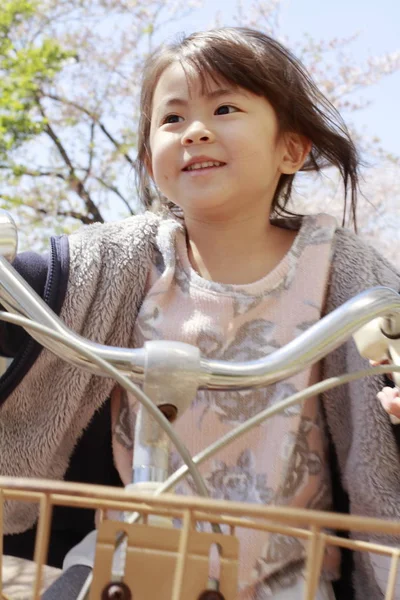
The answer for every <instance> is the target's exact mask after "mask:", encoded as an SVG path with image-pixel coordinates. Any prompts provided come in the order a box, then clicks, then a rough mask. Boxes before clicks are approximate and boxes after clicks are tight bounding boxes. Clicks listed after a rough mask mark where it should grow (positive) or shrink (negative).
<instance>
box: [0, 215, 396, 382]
mask: <svg viewBox="0 0 400 600" xmlns="http://www.w3.org/2000/svg"><path fill="white" fill-rule="evenodd" d="M16 240H17V234H16V226H15V224H14V222H13V220H12V218H11V217H10V216H9V215H8V213H6V212H5V211H1V213H0V254H2V255H0V302H1V303H2V304H3V305H4V306H5V308H6V309H7V310H8V311H9V312H11V313H14V314H17V315H23V316H25V317H27V318H29V319H31V320H33V321H36V322H38V323H40V324H42V325H44V326H46V327H48V328H50V329H52V330H53V331H55V332H58V333H60V334H62V335H63V336H65V338H67V339H70V340H74V341H75V342H76V344H77V346H78V347H80V348H82V349H83V350H85V349H87V350H90V351H91V352H93V353H95V354H96V356H98V357H99V358H101V359H103V360H106V361H108V362H109V363H110V364H111V365H112V366H114V367H115V368H117V369H118V370H119V371H120V372H121V373H122V374H125V375H128V376H129V378H130V379H131V380H132V381H134V382H135V383H143V380H144V369H145V359H146V354H145V350H144V349H143V348H141V349H130V348H115V347H111V346H104V345H101V344H97V343H95V342H91V341H89V340H87V339H85V338H83V337H82V336H80V335H78V334H76V333H74V332H73V331H71V330H70V329H68V328H67V327H66V326H65V325H64V323H63V322H62V321H61V319H60V318H59V317H57V316H56V315H55V313H54V312H53V311H52V310H51V309H50V308H49V307H48V306H47V304H46V303H45V302H44V301H43V300H42V298H41V297H40V296H39V295H38V294H36V292H35V291H34V290H32V288H31V287H30V286H29V285H28V284H27V283H26V282H25V280H24V279H23V278H22V277H21V276H20V275H19V273H18V272H17V271H16V270H15V269H14V268H13V267H12V265H10V264H9V262H8V259H10V258H12V257H13V256H14V255H15V250H16ZM13 243H14V244H15V247H14V248H13ZM378 317H385V319H384V320H383V322H382V331H383V333H384V334H385V333H387V335H388V337H390V338H392V337H396V336H397V337H399V336H400V297H399V295H398V294H397V293H396V292H395V291H393V290H391V289H390V288H385V287H376V288H373V289H371V290H368V291H366V292H362V293H361V294H359V295H358V296H356V297H355V298H353V299H351V300H348V301H347V302H346V303H345V304H343V305H342V306H341V307H339V308H337V309H335V310H334V311H333V312H331V313H330V314H328V315H326V316H325V317H323V318H322V319H321V320H320V321H319V322H318V323H316V324H315V325H313V326H311V327H310V328H309V329H308V330H307V331H305V332H303V333H301V334H300V335H299V336H298V337H297V338H295V339H294V340H292V341H291V342H289V343H288V344H287V345H285V346H284V347H283V348H280V349H278V350H276V351H274V352H273V353H272V354H270V355H268V356H266V357H265V358H262V359H257V360H252V361H248V362H235V363H232V362H227V361H221V360H212V359H205V358H202V359H201V374H200V380H199V383H200V385H199V389H212V390H242V389H249V388H255V387H262V386H266V385H269V384H271V383H274V382H276V381H279V380H281V379H284V378H287V377H289V376H291V375H294V374H295V373H298V372H300V371H302V370H303V369H305V368H306V367H308V366H309V365H312V364H314V363H315V362H317V361H318V360H320V359H321V358H323V357H324V356H326V355H327V354H329V353H330V352H331V351H333V350H335V349H336V348H337V347H338V346H340V345H341V344H342V343H343V342H344V341H346V340H347V339H348V338H349V337H350V336H351V335H352V334H353V333H355V332H356V331H357V330H359V329H360V328H361V327H362V326H363V325H365V324H367V323H368V322H369V321H371V320H372V319H376V318H378ZM29 333H30V335H31V336H32V337H33V338H35V339H36V340H37V341H38V342H39V343H40V344H42V345H43V346H45V347H46V348H48V349H49V350H51V351H53V352H55V353H56V354H57V355H58V356H60V357H61V358H62V359H64V360H66V361H67V362H70V363H72V364H74V365H76V366H80V367H82V368H85V369H86V370H88V371H90V372H92V373H94V374H96V375H102V374H103V373H102V371H101V370H100V369H99V367H98V365H96V364H94V363H93V362H91V361H90V360H88V358H87V357H86V356H84V355H83V354H81V353H79V351H76V350H73V349H72V348H71V347H66V346H63V345H62V344H60V343H59V342H56V341H54V340H51V339H49V338H48V337H47V336H45V335H43V334H40V333H38V332H37V331H32V330H30V331H29Z"/></svg>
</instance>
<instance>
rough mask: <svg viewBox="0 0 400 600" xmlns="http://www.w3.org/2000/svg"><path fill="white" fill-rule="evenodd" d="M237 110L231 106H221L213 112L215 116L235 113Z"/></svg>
mask: <svg viewBox="0 0 400 600" xmlns="http://www.w3.org/2000/svg"><path fill="white" fill-rule="evenodd" d="M238 110H239V109H238V108H236V106H232V105H231V104H223V105H222V106H219V107H218V108H217V110H216V111H215V114H217V115H229V114H231V113H233V112H237V111H238Z"/></svg>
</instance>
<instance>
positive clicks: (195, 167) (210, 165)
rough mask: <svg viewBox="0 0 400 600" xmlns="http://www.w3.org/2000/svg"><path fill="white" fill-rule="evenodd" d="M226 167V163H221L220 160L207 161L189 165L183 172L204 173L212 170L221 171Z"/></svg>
mask: <svg viewBox="0 0 400 600" xmlns="http://www.w3.org/2000/svg"><path fill="white" fill-rule="evenodd" d="M225 165H226V163H224V162H220V161H218V160H206V161H199V162H193V163H191V164H190V165H187V166H186V167H184V168H183V169H182V171H184V172H189V173H192V172H195V173H196V172H198V173H199V172H204V171H210V170H212V169H220V168H221V167H224V166H225Z"/></svg>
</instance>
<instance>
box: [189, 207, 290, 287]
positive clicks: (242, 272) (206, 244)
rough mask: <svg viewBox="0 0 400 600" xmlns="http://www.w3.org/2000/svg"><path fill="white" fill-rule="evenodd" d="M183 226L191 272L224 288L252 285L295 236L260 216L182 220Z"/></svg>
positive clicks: (268, 270)
mask: <svg viewBox="0 0 400 600" xmlns="http://www.w3.org/2000/svg"><path fill="white" fill-rule="evenodd" d="M185 226H186V231H187V243H188V254H189V259H190V262H191V264H192V266H193V268H194V269H195V270H196V271H197V272H198V273H199V274H200V275H201V276H202V277H203V278H205V279H208V280H210V281H218V282H219V283H227V284H229V283H230V284H246V283H252V282H254V281H257V280H259V279H261V278H262V277H264V276H265V275H267V274H268V273H269V272H270V271H272V269H273V268H274V267H275V266H276V265H277V264H278V263H279V262H280V261H281V259H282V258H283V256H284V255H285V254H286V252H287V251H288V250H289V249H290V246H291V244H292V243H293V240H294V238H295V236H296V232H293V231H289V230H285V229H282V228H280V227H276V226H273V225H271V224H270V222H269V219H268V217H266V218H264V219H260V217H259V215H257V216H251V215H250V216H247V217H246V218H243V219H241V220H238V219H236V220H234V219H233V220H231V221H212V220H209V221H207V220H204V221H203V220H199V219H196V218H191V217H186V216H185Z"/></svg>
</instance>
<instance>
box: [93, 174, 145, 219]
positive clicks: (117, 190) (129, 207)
mask: <svg viewBox="0 0 400 600" xmlns="http://www.w3.org/2000/svg"><path fill="white" fill-rule="evenodd" d="M94 178H95V179H96V181H98V182H99V183H101V185H103V186H104V187H105V188H107V189H108V190H110V191H111V192H114V194H116V195H117V196H118V198H120V199H121V200H122V202H123V203H124V204H125V206H126V208H127V209H128V210H129V213H130V214H131V215H134V214H135V213H134V212H133V210H132V208H131V206H130V204H129V202H128V200H127V199H126V198H125V197H124V196H123V195H122V194H121V192H120V191H119V189H118V188H116V187H115V186H114V185H112V184H111V183H107V182H106V181H104V179H102V178H101V177H97V176H95V177H94Z"/></svg>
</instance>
